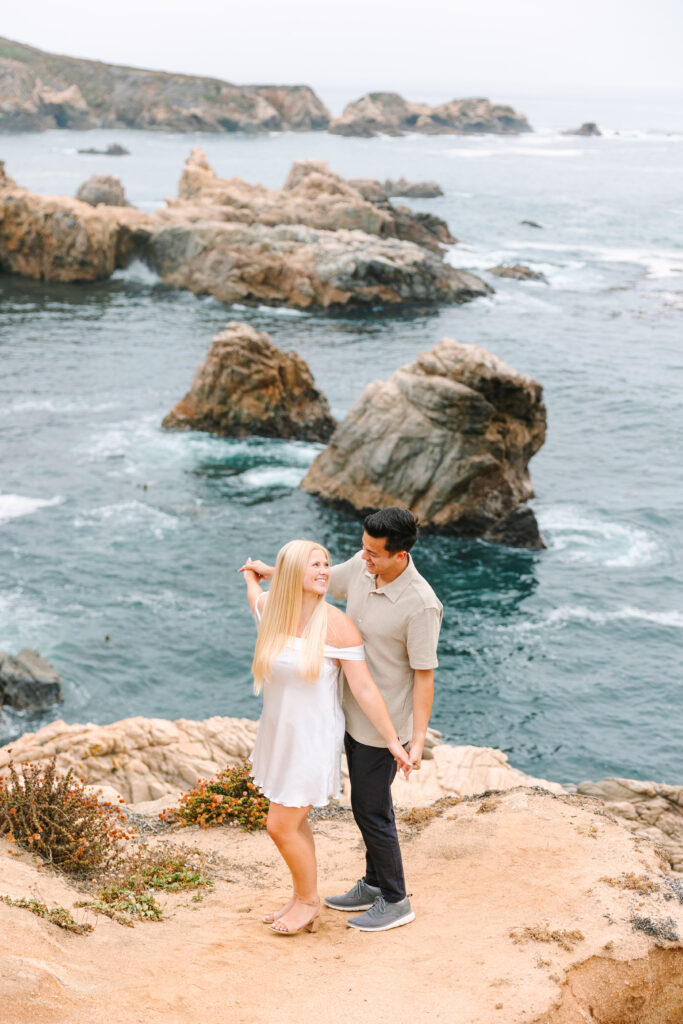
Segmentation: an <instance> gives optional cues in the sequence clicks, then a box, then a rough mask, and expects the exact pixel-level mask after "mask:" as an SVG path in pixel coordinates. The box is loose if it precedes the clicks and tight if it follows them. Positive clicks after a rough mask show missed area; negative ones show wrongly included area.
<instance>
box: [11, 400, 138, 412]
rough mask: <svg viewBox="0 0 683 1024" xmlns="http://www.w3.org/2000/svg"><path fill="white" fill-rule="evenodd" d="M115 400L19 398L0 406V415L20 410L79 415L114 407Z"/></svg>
mask: <svg viewBox="0 0 683 1024" xmlns="http://www.w3.org/2000/svg"><path fill="white" fill-rule="evenodd" d="M117 404H118V403H117V402H83V401H71V402H68V401H63V400H62V399H55V398H20V399H18V400H17V401H16V402H7V404H6V405H3V406H2V408H0V416H14V415H16V414H17V413H22V412H55V413H58V414H59V415H60V416H63V415H65V414H67V413H70V412H77V413H78V414H79V415H82V414H83V413H90V412H106V411H107V410H108V409H115V408H116V407H117Z"/></svg>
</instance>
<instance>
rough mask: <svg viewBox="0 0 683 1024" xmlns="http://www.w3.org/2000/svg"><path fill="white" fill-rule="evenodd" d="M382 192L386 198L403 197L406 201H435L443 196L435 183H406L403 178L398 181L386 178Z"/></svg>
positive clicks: (441, 190) (439, 187) (439, 186)
mask: <svg viewBox="0 0 683 1024" xmlns="http://www.w3.org/2000/svg"><path fill="white" fill-rule="evenodd" d="M384 191H385V192H386V194H387V195H388V196H404V197H405V198H407V199H435V198H436V197H437V196H442V195H443V189H442V188H441V185H439V184H438V182H436V181H406V179H405V178H399V179H398V181H393V180H392V179H391V178H387V180H386V181H385V182H384Z"/></svg>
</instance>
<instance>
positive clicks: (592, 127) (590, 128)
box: [562, 121, 602, 135]
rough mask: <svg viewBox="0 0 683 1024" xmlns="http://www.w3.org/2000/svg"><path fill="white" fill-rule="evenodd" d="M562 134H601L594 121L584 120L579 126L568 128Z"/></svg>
mask: <svg viewBox="0 0 683 1024" xmlns="http://www.w3.org/2000/svg"><path fill="white" fill-rule="evenodd" d="M562 134H563V135H602V132H601V131H600V129H599V128H598V126H597V124H596V123H595V121H584V123H583V124H582V125H581V127H580V128H568V129H567V131H565V132H562Z"/></svg>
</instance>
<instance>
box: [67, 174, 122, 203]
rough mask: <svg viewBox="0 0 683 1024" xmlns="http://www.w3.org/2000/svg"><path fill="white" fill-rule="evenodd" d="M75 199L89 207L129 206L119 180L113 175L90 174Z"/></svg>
mask: <svg viewBox="0 0 683 1024" xmlns="http://www.w3.org/2000/svg"><path fill="white" fill-rule="evenodd" d="M76 199H80V200H81V202H82V203H89V204H90V206H130V203H128V202H127V200H126V193H125V192H124V189H123V185H122V184H121V179H120V178H119V177H117V176H116V175H115V174H91V175H90V177H89V178H88V180H87V181H84V182H83V184H82V185H81V186H80V187H79V189H78V192H77V193H76Z"/></svg>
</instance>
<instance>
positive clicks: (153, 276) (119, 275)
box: [111, 260, 161, 284]
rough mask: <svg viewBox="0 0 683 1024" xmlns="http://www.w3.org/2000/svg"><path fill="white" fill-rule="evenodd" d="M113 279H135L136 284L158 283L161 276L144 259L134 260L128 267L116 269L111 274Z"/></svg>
mask: <svg viewBox="0 0 683 1024" xmlns="http://www.w3.org/2000/svg"><path fill="white" fill-rule="evenodd" d="M111 280H112V281H116V280H119V281H134V282H135V284H158V283H159V281H160V280H161V278H160V277H159V275H158V274H157V273H156V271H154V270H152V268H151V267H148V266H147V264H146V263H143V262H142V260H133V261H132V262H131V263H129V264H128V266H127V267H124V268H123V269H121V270H115V271H114V273H113V274H112V275H111Z"/></svg>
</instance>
